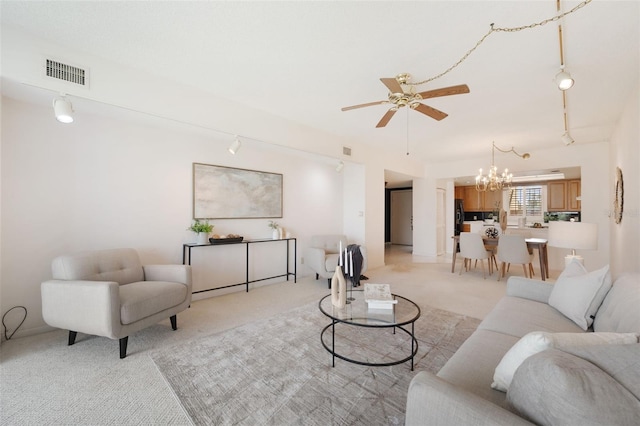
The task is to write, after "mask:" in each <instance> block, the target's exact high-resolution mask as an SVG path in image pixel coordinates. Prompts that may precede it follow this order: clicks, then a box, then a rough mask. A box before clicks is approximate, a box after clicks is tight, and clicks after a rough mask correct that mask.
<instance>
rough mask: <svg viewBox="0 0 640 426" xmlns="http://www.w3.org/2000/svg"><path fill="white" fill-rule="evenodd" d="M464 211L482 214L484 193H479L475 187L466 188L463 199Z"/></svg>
mask: <svg viewBox="0 0 640 426" xmlns="http://www.w3.org/2000/svg"><path fill="white" fill-rule="evenodd" d="M463 203H464V204H463V206H464V211H466V212H481V211H483V210H482V208H483V197H482V192H478V190H477V189H476V187H475V186H465V187H464V197H463Z"/></svg>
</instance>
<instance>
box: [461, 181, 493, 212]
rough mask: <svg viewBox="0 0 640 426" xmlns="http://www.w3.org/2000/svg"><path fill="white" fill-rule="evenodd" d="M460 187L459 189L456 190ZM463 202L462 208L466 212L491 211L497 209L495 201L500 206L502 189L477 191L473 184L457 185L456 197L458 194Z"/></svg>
mask: <svg viewBox="0 0 640 426" xmlns="http://www.w3.org/2000/svg"><path fill="white" fill-rule="evenodd" d="M458 188H460V190H458ZM459 194H461V195H460V198H462V200H463V201H462V202H463V203H464V210H465V211H467V212H492V211H493V210H499V209H497V208H496V203H499V205H500V207H502V191H486V192H478V190H477V189H476V187H475V186H457V187H456V198H458V195H459Z"/></svg>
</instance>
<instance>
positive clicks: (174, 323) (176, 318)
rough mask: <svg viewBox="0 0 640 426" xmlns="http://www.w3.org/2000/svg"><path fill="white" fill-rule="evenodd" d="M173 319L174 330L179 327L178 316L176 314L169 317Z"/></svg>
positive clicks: (172, 326)
mask: <svg viewBox="0 0 640 426" xmlns="http://www.w3.org/2000/svg"><path fill="white" fill-rule="evenodd" d="M169 319H170V320H171V328H173V329H174V330H177V329H178V316H177V315H174V316H172V317H170V318H169Z"/></svg>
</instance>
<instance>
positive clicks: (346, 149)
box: [342, 146, 351, 156]
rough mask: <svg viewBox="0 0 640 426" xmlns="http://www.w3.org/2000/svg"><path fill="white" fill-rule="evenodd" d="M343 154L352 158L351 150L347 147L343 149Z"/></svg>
mask: <svg viewBox="0 0 640 426" xmlns="http://www.w3.org/2000/svg"><path fill="white" fill-rule="evenodd" d="M342 153H343V154H344V155H349V156H351V148H349V147H346V146H343V147H342Z"/></svg>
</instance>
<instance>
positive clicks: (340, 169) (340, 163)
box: [336, 161, 344, 173]
mask: <svg viewBox="0 0 640 426" xmlns="http://www.w3.org/2000/svg"><path fill="white" fill-rule="evenodd" d="M342 169H344V163H343V162H342V161H340V162H339V163H338V165H337V166H336V172H338V173H340V172H341V171H342Z"/></svg>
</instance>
